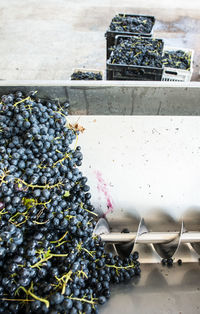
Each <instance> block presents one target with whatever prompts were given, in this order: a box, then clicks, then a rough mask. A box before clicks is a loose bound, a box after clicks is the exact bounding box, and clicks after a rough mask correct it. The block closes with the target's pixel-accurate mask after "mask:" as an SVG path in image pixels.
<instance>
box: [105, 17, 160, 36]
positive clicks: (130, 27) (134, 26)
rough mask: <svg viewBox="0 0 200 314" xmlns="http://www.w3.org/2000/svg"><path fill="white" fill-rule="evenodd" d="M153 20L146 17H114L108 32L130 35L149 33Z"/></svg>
mask: <svg viewBox="0 0 200 314" xmlns="http://www.w3.org/2000/svg"><path fill="white" fill-rule="evenodd" d="M153 25H154V19H153V18H151V17H147V16H126V15H122V14H118V15H116V16H115V17H114V18H113V19H112V21H111V23H110V30H111V31H118V32H131V33H147V34H149V33H151V30H152V28H153Z"/></svg>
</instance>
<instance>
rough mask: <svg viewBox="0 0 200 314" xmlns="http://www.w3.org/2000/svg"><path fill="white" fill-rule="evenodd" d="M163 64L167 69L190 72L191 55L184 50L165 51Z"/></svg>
mask: <svg viewBox="0 0 200 314" xmlns="http://www.w3.org/2000/svg"><path fill="white" fill-rule="evenodd" d="M162 62H163V64H164V66H165V67H170V68H176V69H181V70H190V66H191V54H190V53H189V52H185V51H182V50H175V51H173V50H169V51H164V55H163V57H162Z"/></svg>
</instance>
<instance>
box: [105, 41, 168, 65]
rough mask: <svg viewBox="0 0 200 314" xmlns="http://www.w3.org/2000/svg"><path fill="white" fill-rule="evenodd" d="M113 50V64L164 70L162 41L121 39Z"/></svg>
mask: <svg viewBox="0 0 200 314" xmlns="http://www.w3.org/2000/svg"><path fill="white" fill-rule="evenodd" d="M111 49H112V53H111V55H110V59H109V61H110V63H111V64H123V65H135V66H150V67H158V68H162V51H163V42H162V41H161V40H160V39H152V38H151V39H147V38H143V37H124V38H123V37H121V38H119V42H118V44H117V45H116V46H114V47H113V48H111Z"/></svg>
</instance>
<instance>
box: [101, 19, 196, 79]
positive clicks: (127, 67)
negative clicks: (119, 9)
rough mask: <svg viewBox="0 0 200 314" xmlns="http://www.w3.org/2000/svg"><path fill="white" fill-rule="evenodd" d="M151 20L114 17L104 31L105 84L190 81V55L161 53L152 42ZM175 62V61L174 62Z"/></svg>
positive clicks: (157, 42)
mask: <svg viewBox="0 0 200 314" xmlns="http://www.w3.org/2000/svg"><path fill="white" fill-rule="evenodd" d="M154 24H155V17H154V16H146V15H133V14H118V15H116V16H115V17H114V18H113V19H112V21H111V23H110V26H109V29H108V30H107V32H106V34H105V37H106V46H107V47H106V48H107V52H106V56H107V62H106V78H107V80H143V81H144V80H151V81H161V80H164V81H190V79H191V76H192V62H193V51H192V50H191V49H180V48H175V49H174V48H170V47H168V48H167V49H164V41H163V40H162V39H157V38H153V37H152V36H153V27H154ZM178 58H179V59H178Z"/></svg>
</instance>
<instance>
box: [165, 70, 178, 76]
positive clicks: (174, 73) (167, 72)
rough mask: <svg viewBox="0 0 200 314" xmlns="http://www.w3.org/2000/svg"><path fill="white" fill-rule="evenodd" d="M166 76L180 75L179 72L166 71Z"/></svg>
mask: <svg viewBox="0 0 200 314" xmlns="http://www.w3.org/2000/svg"><path fill="white" fill-rule="evenodd" d="M165 73H166V74H172V75H178V73H177V72H173V71H165Z"/></svg>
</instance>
